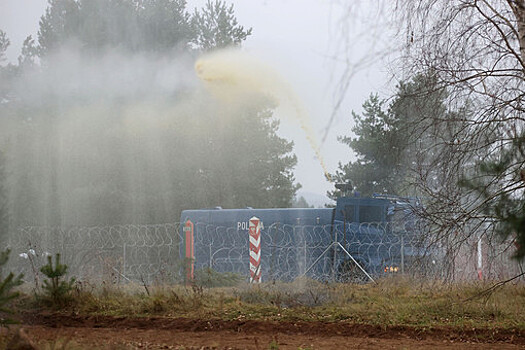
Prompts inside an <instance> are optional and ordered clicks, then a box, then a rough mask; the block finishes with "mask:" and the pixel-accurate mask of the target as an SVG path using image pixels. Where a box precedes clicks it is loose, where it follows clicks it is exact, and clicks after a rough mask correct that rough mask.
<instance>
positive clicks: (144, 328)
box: [23, 313, 525, 349]
mask: <svg viewBox="0 0 525 350" xmlns="http://www.w3.org/2000/svg"><path fill="white" fill-rule="evenodd" d="M23 320H24V324H25V325H26V326H24V327H25V328H26V330H27V333H28V334H29V335H30V336H31V337H33V339H35V340H37V341H49V340H52V339H54V338H53V337H55V338H56V337H59V338H63V339H72V340H74V341H75V342H78V343H79V344H91V345H95V346H97V347H108V346H110V347H111V346H114V345H115V346H116V345H124V346H125V347H134V348H141V347H146V348H170V347H171V348H177V347H185V348H188V347H190V348H191V347H194V348H199V349H200V348H202V347H205V348H206V347H207V348H212V349H213V348H216V349H222V348H226V349H230V348H231V349H268V347H269V344H271V343H272V342H273V343H275V344H278V345H279V346H278V348H279V349H288V348H290V349H298V348H314V349H328V348H330V349H337V348H341V349H342V348H345V349H348V348H354V349H357V348H369V349H380V348H383V349H384V348H386V349H392V348H399V347H402V348H420V347H423V346H424V347H427V348H443V347H448V346H458V345H461V346H462V347H463V348H473V349H474V348H486V349H490V348H493V347H494V346H497V347H498V348H508V349H516V348H525V331H524V330H519V329H475V328H472V329H459V328H453V327H448V328H447V327H439V328H437V327H436V328H426V329H425V328H420V329H418V328H414V327H401V326H386V327H381V326H374V325H363V324H353V323H348V322H340V323H333V322H332V323H325V322H276V321H260V320H232V321H226V320H204V319H186V318H166V317H141V318H129V317H112V316H77V315H66V314H60V313H47V314H46V313H40V314H26V315H24V316H23ZM350 340H351V341H350ZM496 343H497V345H496ZM141 344H142V345H141ZM349 344H351V345H349Z"/></svg>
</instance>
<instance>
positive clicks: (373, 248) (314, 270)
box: [180, 184, 425, 281]
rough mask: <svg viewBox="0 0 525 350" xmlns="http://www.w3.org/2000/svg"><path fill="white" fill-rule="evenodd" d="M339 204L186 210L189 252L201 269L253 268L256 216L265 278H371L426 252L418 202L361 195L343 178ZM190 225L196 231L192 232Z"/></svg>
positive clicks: (185, 252) (183, 249)
mask: <svg viewBox="0 0 525 350" xmlns="http://www.w3.org/2000/svg"><path fill="white" fill-rule="evenodd" d="M336 188H338V189H339V190H340V191H341V193H342V196H340V197H339V198H338V199H337V202H336V206H335V207H334V208H304V209H299V208H278V209H254V208H244V209H222V208H220V207H216V208H211V209H198V210H184V211H183V212H182V213H181V232H183V235H182V236H183V242H182V244H181V245H180V254H181V257H182V258H191V260H192V261H193V264H194V268H195V269H202V268H212V269H214V270H216V271H219V272H236V273H240V274H243V275H249V261H250V258H249V257H250V252H249V226H250V219H252V218H257V219H259V221H260V224H261V226H260V237H261V240H260V242H261V248H260V249H261V253H260V269H261V275H262V280H266V281H268V280H285V281H289V280H293V279H294V278H296V277H299V276H307V277H311V278H316V279H320V280H338V281H366V280H373V279H374V278H375V277H376V276H380V275H382V274H396V273H401V272H403V271H405V270H407V269H408V268H409V267H410V266H411V264H412V263H413V262H414V261H415V260H417V259H419V258H421V257H422V256H423V255H424V254H425V252H424V251H423V250H422V249H421V248H420V247H418V244H416V243H415V242H416V241H418V239H417V238H418V235H417V220H416V219H415V215H414V207H415V206H417V202H416V201H414V200H411V199H408V198H399V197H393V196H379V195H376V196H374V197H372V198H364V197H361V196H360V195H359V194H358V193H352V192H351V188H352V187H351V185H349V184H338V185H336ZM190 230H191V235H188V234H189V233H190V232H189V231H190Z"/></svg>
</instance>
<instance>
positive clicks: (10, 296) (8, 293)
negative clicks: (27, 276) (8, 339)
mask: <svg viewBox="0 0 525 350" xmlns="http://www.w3.org/2000/svg"><path fill="white" fill-rule="evenodd" d="M10 253H11V250H9V249H7V250H5V251H3V252H1V253H0V269H1V268H2V267H3V266H4V265H5V264H6V263H7V260H9V254H10ZM22 278H23V275H18V276H16V277H15V275H14V274H13V273H12V272H10V273H9V275H7V277H6V278H5V279H2V276H1V275H0V313H3V314H12V313H13V310H11V309H10V308H9V307H8V304H9V303H10V302H11V301H12V300H14V299H16V298H18V296H19V295H20V293H18V292H14V291H13V288H15V287H17V286H19V285H21V284H22ZM13 323H16V322H15V321H13V320H11V319H9V318H4V317H2V316H1V315H0V326H1V327H5V326H7V325H8V324H13Z"/></svg>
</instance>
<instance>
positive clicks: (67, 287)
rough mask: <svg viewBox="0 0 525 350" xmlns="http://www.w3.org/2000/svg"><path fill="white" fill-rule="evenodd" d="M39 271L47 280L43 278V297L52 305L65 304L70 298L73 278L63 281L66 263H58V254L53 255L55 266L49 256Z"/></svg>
mask: <svg viewBox="0 0 525 350" xmlns="http://www.w3.org/2000/svg"><path fill="white" fill-rule="evenodd" d="M40 271H41V272H42V273H43V274H44V275H46V276H47V277H48V278H49V280H44V285H43V286H42V289H43V290H44V291H45V296H44V297H45V299H46V300H47V301H48V302H50V303H51V304H52V306H65V305H67V304H69V303H70V302H71V300H72V296H71V292H72V290H73V284H74V283H75V279H74V278H71V279H70V280H69V281H64V280H63V278H64V276H65V275H66V273H67V265H65V264H61V263H60V254H59V253H57V254H56V256H55V266H54V267H53V261H52V258H51V256H48V257H47V264H46V265H44V266H42V268H40Z"/></svg>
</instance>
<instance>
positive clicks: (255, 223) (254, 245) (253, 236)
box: [249, 216, 261, 283]
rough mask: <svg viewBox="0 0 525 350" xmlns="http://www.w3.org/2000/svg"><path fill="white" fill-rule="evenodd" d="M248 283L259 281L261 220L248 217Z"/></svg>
mask: <svg viewBox="0 0 525 350" xmlns="http://www.w3.org/2000/svg"><path fill="white" fill-rule="evenodd" d="M249 232H250V283H261V220H259V219H258V218H256V217H255V216H254V217H253V218H251V219H250V224H249Z"/></svg>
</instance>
